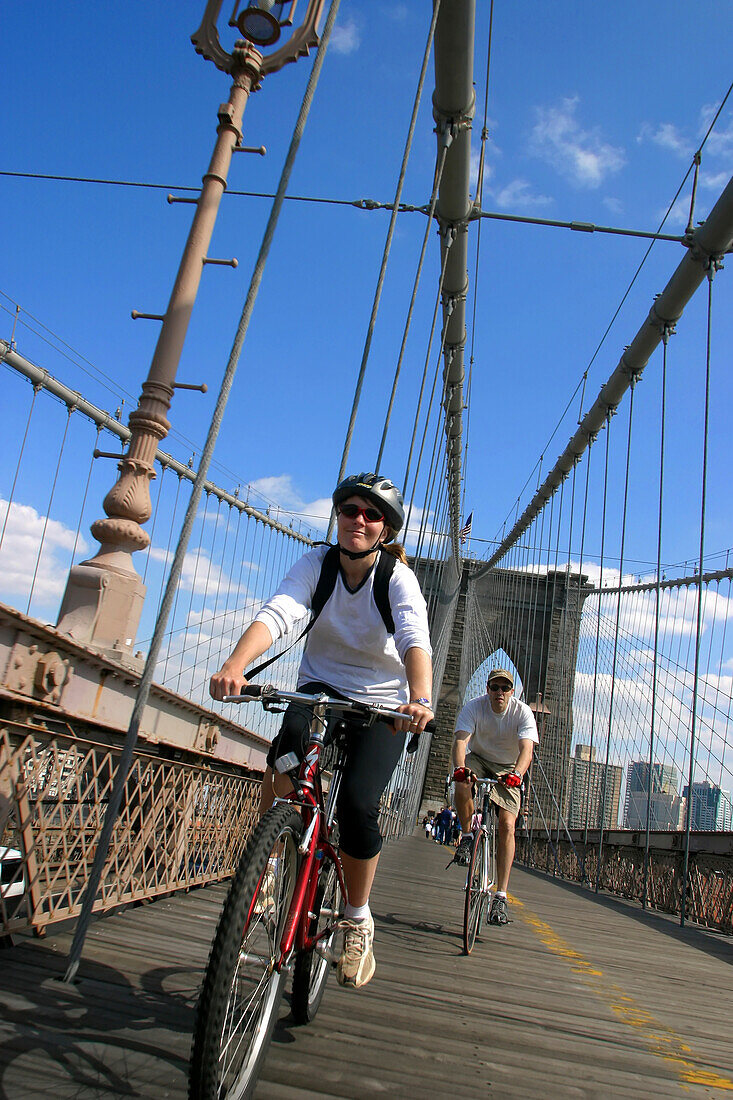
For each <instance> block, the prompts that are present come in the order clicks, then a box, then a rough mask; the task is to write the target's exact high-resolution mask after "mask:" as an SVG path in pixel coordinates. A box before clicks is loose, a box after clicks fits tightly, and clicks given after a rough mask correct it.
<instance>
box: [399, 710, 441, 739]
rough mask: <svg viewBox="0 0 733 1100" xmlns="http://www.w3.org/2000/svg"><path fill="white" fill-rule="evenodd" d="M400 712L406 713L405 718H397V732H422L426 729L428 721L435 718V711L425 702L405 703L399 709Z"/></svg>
mask: <svg viewBox="0 0 733 1100" xmlns="http://www.w3.org/2000/svg"><path fill="white" fill-rule="evenodd" d="M397 713H398V714H404V716H405V717H404V718H397V719H396V720H395V729H396V731H397V733H412V734H416V733H417V734H420V733H422V732H423V731H424V729H425V727H426V725H427V724H428V722H430V721H432V719H433V712H432V710H431V709H430V707H429V706H426V705H425V704H424V703H403V705H402V706H401V707H398V709H397Z"/></svg>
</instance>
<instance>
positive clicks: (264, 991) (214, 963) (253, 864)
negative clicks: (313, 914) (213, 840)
mask: <svg viewBox="0 0 733 1100" xmlns="http://www.w3.org/2000/svg"><path fill="white" fill-rule="evenodd" d="M302 831H303V821H302V818H301V816H300V814H299V813H298V812H297V810H294V809H293V808H292V806H288V805H279V806H275V807H274V808H273V809H271V810H270V811H269V812H268V813H267V814H265V816H264V817H263V818H262V820H261V821H260V823H259V825H258V826H257V828H256V829H255V831H254V832H253V833H252V836H251V837H250V839H249V841H248V843H247V847H246V848H245V851H244V855H243V856H242V859H241V862H240V864H239V869H238V870H237V873H236V875H235V877H234V880H233V882H232V885H231V888H230V890H229V894H228V896H227V899H226V901H225V903H224V908H223V910H222V913H221V917H220V918H219V926H218V928H217V931H216V936H215V938H214V943H213V945H212V948H211V954H210V956H209V962H208V965H207V967H206V974H205V975H204V981H203V986H202V989H201V995H200V997H199V1003H198V1009H197V1014H196V1024H195V1029H194V1041H193V1051H192V1056H191V1068H190V1073H189V1097H190V1100H223V1097H226V1098H227V1100H243V1098H244V1097H247V1096H251V1094H252V1091H253V1089H254V1086H255V1084H256V1081H257V1075H258V1072H259V1069H260V1065H261V1063H262V1060H263V1058H264V1056H265V1053H266V1051H267V1047H268V1044H269V1042H270V1036H271V1034H272V1030H273V1028H274V1026H275V1022H276V1020H277V1014H278V1008H279V1006H280V1001H281V999H282V994H283V986H284V984H285V971H284V970H283V971H279V970H278V969H277V964H278V962H279V959H280V942H281V939H282V934H283V928H284V925H285V919H286V917H287V914H288V909H289V908H290V902H291V900H292V897H293V891H294V889H295V881H296V878H297V875H298V867H299V863H300V856H299V854H298V844H299V841H300V837H301V835H302Z"/></svg>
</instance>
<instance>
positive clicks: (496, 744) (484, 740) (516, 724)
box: [456, 695, 539, 768]
mask: <svg viewBox="0 0 733 1100" xmlns="http://www.w3.org/2000/svg"><path fill="white" fill-rule="evenodd" d="M459 732H463V733H468V734H469V735H470V736H469V740H468V751H469V752H475V753H476V754H477V755H478V756H481V757H483V759H484V760H486V761H488V762H489V763H492V764H497V765H499V766H500V767H506V768H513V767H514V765H515V764H516V762H517V756H518V754H519V740H520V738H521V739H526V740H528V741H534V742H535V743H539V737H538V736H537V723H536V722H535V720H534V714H533V713H532V711H531V710H530V708H529V707H528V706H527V704H526V703H521V702H520V701H519V699H515V698H514V696H512V697H511V698H510V700H509V705H508V706H507V708H506V710H505V711H504V713H503V714H495V713H494V711H493V710H492V709H491V699H490V698H489V696H488V695H479V697H478V698H477V699H471V701H470V702H469V703H466V705H465V707H464V708H463V710H462V711H461V713H460V714H459V715H458V718H457V720H456V733H459Z"/></svg>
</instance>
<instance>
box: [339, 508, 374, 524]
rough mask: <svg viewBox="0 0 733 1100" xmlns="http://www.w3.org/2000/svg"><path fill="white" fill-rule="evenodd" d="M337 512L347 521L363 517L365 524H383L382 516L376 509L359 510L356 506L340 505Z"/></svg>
mask: <svg viewBox="0 0 733 1100" xmlns="http://www.w3.org/2000/svg"><path fill="white" fill-rule="evenodd" d="M339 512H340V513H341V515H342V516H346V518H347V519H355V518H356V517H357V516H363V517H364V519H365V520H366V522H367V523H383V522H384V516H383V515H382V513H381V512H380V511H379V510H378V509H377V508H360V507H359V505H358V504H342V505H341V506H340V507H339Z"/></svg>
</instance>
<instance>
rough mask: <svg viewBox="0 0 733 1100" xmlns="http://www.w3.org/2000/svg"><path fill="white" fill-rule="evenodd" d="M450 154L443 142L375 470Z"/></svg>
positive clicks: (380, 462)
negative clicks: (439, 189)
mask: <svg viewBox="0 0 733 1100" xmlns="http://www.w3.org/2000/svg"><path fill="white" fill-rule="evenodd" d="M447 155H448V143H447V142H445V143H444V144H443V148H442V149H441V151H440V160H439V161H438V165H437V170H436V173H435V179H434V181H433V191H432V194H431V196H430V207H429V209H428V216H427V219H426V225H425V233H424V235H423V240H422V248H421V250H420V258H419V260H418V262H417V271H416V272H415V282H414V284H413V287H412V297H411V298H410V305H409V307H408V310H407V320H406V321H405V328H404V331H403V333H402V344H401V345H400V353H399V355H398V356H397V366H396V367H395V372H394V379H393V380H392V392H391V394H390V396H389V404H388V406H387V415H386V417H385V418H384V430H383V432H382V440H381V442H380V444H379V453H378V454H377V461H376V464H375V466H374V469H375V470H379V468H380V467H381V465H382V455H383V454H384V448H385V445H386V442H387V432H388V430H389V424H390V420H391V419H392V408H393V406H394V400H395V394H396V393H397V383H398V381H399V377H400V372H401V370H402V360H403V359H404V356H405V348H406V347H407V336H408V334H409V331H410V325H411V324H412V312H413V310H414V308H415V301H416V300H417V291H418V288H419V286H420V279H421V278H422V269H423V265H424V263H425V253H426V252H427V248H428V240H429V238H430V230H431V229H432V227H433V217H434V215H435V207H436V204H437V202H438V188H439V187H440V181H441V180H442V178H443V168H444V167H445V158H446V156H447Z"/></svg>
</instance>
